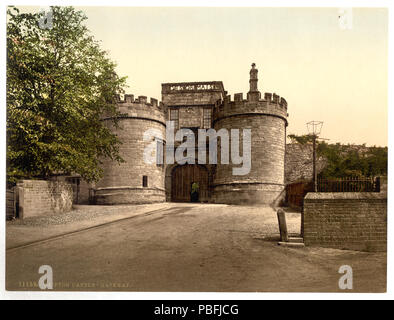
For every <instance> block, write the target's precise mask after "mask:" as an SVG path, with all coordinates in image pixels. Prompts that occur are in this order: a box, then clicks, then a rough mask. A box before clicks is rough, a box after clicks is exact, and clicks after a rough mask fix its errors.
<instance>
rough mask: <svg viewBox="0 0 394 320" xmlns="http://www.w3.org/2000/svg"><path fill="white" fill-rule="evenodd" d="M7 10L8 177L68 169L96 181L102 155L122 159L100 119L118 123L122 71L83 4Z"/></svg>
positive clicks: (117, 142) (26, 176)
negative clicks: (104, 47)
mask: <svg viewBox="0 0 394 320" xmlns="http://www.w3.org/2000/svg"><path fill="white" fill-rule="evenodd" d="M45 17H47V18H48V19H47V20H44V18H45ZM7 18H8V22H7V178H8V181H9V182H15V181H16V180H18V179H20V178H32V177H41V178H46V177H48V176H50V175H51V174H53V173H71V172H74V173H78V174H80V175H81V176H82V177H83V178H84V179H85V180H87V181H97V180H98V179H99V178H100V177H101V175H102V169H101V168H100V159H102V158H103V157H109V158H111V159H113V160H116V161H122V159H121V157H120V156H119V141H118V139H117V137H116V135H114V134H112V133H111V131H110V130H109V127H108V123H105V122H104V121H102V120H101V119H102V117H103V116H104V115H108V116H114V117H115V120H114V125H115V126H116V125H117V120H116V117H117V115H118V113H117V111H116V95H117V94H119V93H123V87H124V85H125V78H121V77H119V76H118V75H117V74H116V72H115V67H116V64H115V63H114V62H112V61H111V60H110V59H109V58H108V55H107V53H106V52H105V51H103V50H102V49H101V48H100V46H99V43H98V42H97V41H96V40H94V38H93V37H92V36H91V34H90V33H89V31H88V29H87V28H86V26H85V25H84V24H83V22H84V20H86V19H87V17H86V16H85V15H84V14H83V12H81V11H77V10H75V9H74V8H72V7H57V6H54V7H51V11H50V12H49V16H47V15H46V13H44V12H37V13H21V12H20V11H19V10H18V9H17V8H10V9H8V10H7ZM49 18H51V19H49ZM40 19H41V20H40ZM40 22H41V23H40ZM42 22H46V24H45V23H44V24H43V23H42Z"/></svg>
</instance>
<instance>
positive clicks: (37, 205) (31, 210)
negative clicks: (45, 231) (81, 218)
mask: <svg viewBox="0 0 394 320" xmlns="http://www.w3.org/2000/svg"><path fill="white" fill-rule="evenodd" d="M17 189H18V194H19V217H20V218H21V219H23V218H28V217H35V216H47V215H51V214H56V213H63V212H67V211H70V210H71V209H72V204H73V190H72V186H71V184H70V183H66V182H60V181H46V180H21V181H19V182H18V183H17Z"/></svg>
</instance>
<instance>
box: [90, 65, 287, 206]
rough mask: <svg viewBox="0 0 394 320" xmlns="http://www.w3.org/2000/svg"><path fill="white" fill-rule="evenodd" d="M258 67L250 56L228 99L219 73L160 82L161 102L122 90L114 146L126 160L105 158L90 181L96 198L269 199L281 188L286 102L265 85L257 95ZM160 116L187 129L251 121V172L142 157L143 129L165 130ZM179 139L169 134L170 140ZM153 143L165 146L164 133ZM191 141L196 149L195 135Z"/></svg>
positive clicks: (229, 166)
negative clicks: (241, 85) (237, 89)
mask: <svg viewBox="0 0 394 320" xmlns="http://www.w3.org/2000/svg"><path fill="white" fill-rule="evenodd" d="M257 75H258V70H257V69H256V67H255V64H253V65H252V69H251V70H250V79H249V83H250V90H249V92H248V93H247V96H246V99H244V97H243V94H242V93H237V94H235V95H234V98H233V99H231V96H230V95H227V91H225V89H224V86H223V83H222V82H221V81H210V82H187V83H163V84H162V102H160V103H159V102H158V101H157V100H156V99H153V98H151V99H150V101H149V102H148V101H147V97H145V96H139V97H138V98H136V99H135V98H134V96H133V95H128V94H126V95H125V96H124V99H123V100H122V101H121V100H120V99H119V103H118V108H119V111H120V112H121V113H122V114H123V117H122V118H121V120H120V123H119V125H120V129H115V128H114V127H112V129H113V130H114V132H116V134H117V135H118V137H119V139H120V140H121V142H122V145H121V148H120V154H121V156H122V157H123V159H124V160H125V162H124V163H121V164H118V163H115V162H113V161H111V160H108V159H106V160H104V177H103V178H102V179H101V181H100V182H99V183H97V185H96V188H95V202H96V203H97V204H130V203H152V202H163V201H174V202H190V201H198V202H213V203H229V204H230V203H232V204H240V203H266V204H268V203H272V202H273V201H275V199H277V197H278V196H279V195H280V194H281V192H282V191H283V189H284V170H285V169H284V165H285V145H286V127H287V116H288V114H287V102H286V100H285V99H284V98H280V97H279V96H278V95H276V94H275V93H274V94H271V93H265V94H264V97H262V96H261V93H260V92H259V90H258V86H257V83H258V77H257ZM107 120H108V119H107ZM103 121H106V120H105V119H104V120H103ZM167 121H173V123H174V124H175V130H178V129H183V128H188V129H191V130H192V131H193V132H197V130H198V129H209V128H213V129H215V130H216V131H219V130H220V129H222V128H224V129H227V130H229V131H230V130H231V129H240V130H242V129H251V139H252V140H251V170H250V172H249V173H248V174H246V175H233V170H232V169H233V167H239V165H235V164H232V163H231V162H230V164H221V163H220V161H219V162H218V163H217V164H209V161H208V160H207V161H206V163H207V164H198V162H197V161H195V163H196V164H189V163H186V164H184V165H179V164H177V163H175V164H169V165H166V164H165V162H164V164H160V163H156V164H147V163H145V161H144V158H143V153H144V149H145V147H146V146H147V145H148V144H149V143H151V141H144V139H143V133H144V132H145V131H146V130H148V129H155V130H158V131H159V132H161V133H162V136H163V137H165V130H166V122H167ZM107 123H108V125H109V126H111V124H110V122H109V121H107ZM180 143H181V142H179V143H178V142H176V143H175V147H176V145H177V144H178V145H179V144H180ZM207 143H208V141H207ZM157 144H158V148H157V150H162V149H163V148H159V146H160V144H162V146H164V149H165V148H167V147H169V146H168V145H167V144H166V141H165V140H164V139H163V140H161V139H158V140H157ZM240 146H242V142H240ZM194 147H195V148H196V149H197V143H196V145H195V146H194ZM158 152H159V151H158ZM196 155H197V152H196ZM218 155H220V139H219V141H218Z"/></svg>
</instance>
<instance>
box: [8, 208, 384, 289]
mask: <svg viewBox="0 0 394 320" xmlns="http://www.w3.org/2000/svg"><path fill="white" fill-rule="evenodd" d="M299 220H300V219H299V215H297V214H291V215H289V216H288V223H289V228H290V231H291V232H297V231H299ZM277 228H278V227H277V218H276V214H275V212H274V211H273V210H272V209H270V208H257V207H244V206H225V205H201V204H195V205H193V204H173V205H172V206H171V207H169V208H163V209H162V210H154V211H153V210H152V213H151V214H141V215H138V216H133V217H132V218H130V219H123V220H120V221H118V222H112V223H109V224H103V225H101V226H99V227H96V228H90V229H88V230H86V231H82V232H77V233H73V234H70V235H68V236H63V237H59V238H56V239H53V240H49V241H45V242H38V243H34V244H32V245H29V246H21V247H17V248H13V249H10V250H7V256H6V258H7V260H6V268H7V269H6V285H7V289H8V290H38V288H37V281H38V279H39V277H40V276H41V275H39V274H38V268H39V267H40V266H41V265H50V266H51V267H52V269H53V278H54V284H55V289H56V290H61V291H64V290H83V291H90V290H91V291H107V290H109V291H112V290H126V291H204V292H205V291H218V292H223V291H225V292H234V291H236V292H239V291H241V292H245V291H247V292H256V291H324V292H331V291H340V290H339V289H338V280H339V277H340V276H341V275H340V274H339V273H338V269H339V267H340V266H341V265H344V264H347V265H351V266H352V267H353V273H354V290H355V291H370V292H376V291H378V292H381V291H384V290H385V275H386V271H385V270H386V255H385V254H383V253H362V252H352V251H341V250H333V249H322V248H301V249H300V248H297V249H296V248H284V247H279V246H277V237H278V230H277Z"/></svg>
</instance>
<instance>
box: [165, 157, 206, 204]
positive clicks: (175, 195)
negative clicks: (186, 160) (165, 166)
mask: <svg viewBox="0 0 394 320" xmlns="http://www.w3.org/2000/svg"><path fill="white" fill-rule="evenodd" d="M171 201H174V202H191V201H193V202H207V201H208V170H207V168H206V167H205V166H202V165H198V164H185V165H182V166H177V167H175V168H174V169H173V170H172V174H171Z"/></svg>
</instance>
